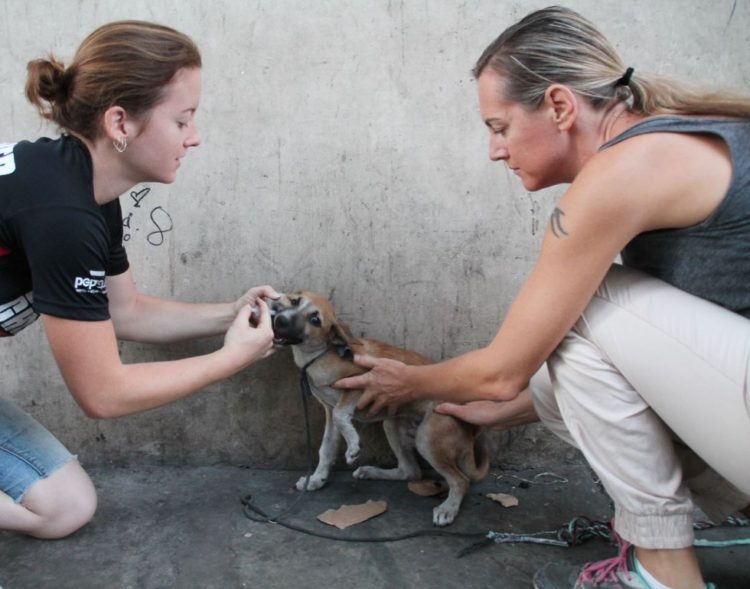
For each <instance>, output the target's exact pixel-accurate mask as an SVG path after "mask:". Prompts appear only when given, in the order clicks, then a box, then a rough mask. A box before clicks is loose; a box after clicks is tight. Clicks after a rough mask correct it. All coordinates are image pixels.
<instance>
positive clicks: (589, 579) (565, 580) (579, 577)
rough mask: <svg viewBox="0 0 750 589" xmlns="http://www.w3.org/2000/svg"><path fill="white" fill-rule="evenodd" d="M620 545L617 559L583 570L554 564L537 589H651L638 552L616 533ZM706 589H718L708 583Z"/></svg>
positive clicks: (539, 574)
mask: <svg viewBox="0 0 750 589" xmlns="http://www.w3.org/2000/svg"><path fill="white" fill-rule="evenodd" d="M612 537H613V538H614V540H615V541H616V542H617V544H618V547H619V549H618V554H617V556H615V557H614V558H608V559H607V560H601V561H599V562H592V563H589V564H586V565H584V566H583V568H581V567H580V566H573V565H561V564H553V563H550V564H548V565H546V566H544V567H542V568H541V569H539V570H538V571H537V572H536V574H535V575H534V589H650V585H649V584H648V583H647V582H646V580H645V579H644V578H643V577H642V576H641V575H640V574H639V573H638V571H637V568H636V563H635V551H634V550H633V547H632V546H631V544H630V543H629V542H626V541H625V540H623V539H622V538H620V536H618V535H617V533H616V532H615V531H614V530H612ZM706 589H716V587H715V586H714V584H713V583H708V584H707V585H706Z"/></svg>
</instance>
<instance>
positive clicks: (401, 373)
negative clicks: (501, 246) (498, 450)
mask: <svg viewBox="0 0 750 589" xmlns="http://www.w3.org/2000/svg"><path fill="white" fill-rule="evenodd" d="M730 176H731V168H730V166H729V163H728V158H727V156H726V152H725V151H723V150H722V148H721V146H717V145H716V143H715V142H713V141H710V140H707V139H703V138H695V137H684V136H677V135H675V134H665V135H651V136H643V137H636V138H634V139H631V140H629V141H626V142H624V143H622V144H619V145H617V146H614V147H612V148H610V149H608V150H607V151H605V152H602V153H600V154H597V155H596V156H595V157H594V158H592V160H591V161H590V162H589V163H588V164H587V166H586V167H585V168H584V170H583V171H582V172H581V173H580V174H579V176H578V177H577V178H576V181H575V182H574V183H573V184H572V185H571V187H570V188H569V190H568V191H567V192H566V193H565V195H564V196H563V197H562V199H561V200H560V203H559V205H558V211H559V212H556V214H555V215H553V219H552V221H554V226H553V225H552V223H551V224H550V226H549V227H548V229H547V232H546V234H545V237H544V241H543V244H542V250H541V253H540V256H539V258H538V261H537V263H536V265H535V267H534V268H533V270H532V272H531V274H530V276H529V278H528V279H527V281H526V283H525V284H524V285H523V287H522V288H521V290H520V292H519V294H518V296H517V297H516V299H515V301H514V302H513V304H512V306H511V308H510V310H509V312H508V315H507V317H506V319H505V321H504V322H503V324H502V325H501V326H500V329H499V331H498V333H497V335H496V336H495V338H494V340H493V341H492V342H491V343H490V344H489V345H488V346H486V347H484V348H481V349H479V350H476V351H472V352H469V353H468V354H464V355H462V356H459V357H456V358H453V359H450V360H446V361H444V362H440V363H438V364H433V365H428V366H419V367H416V366H405V365H403V364H401V363H399V362H395V361H392V360H383V359H373V358H368V357H360V358H357V361H358V362H360V363H361V364H362V365H363V366H365V367H370V368H372V370H371V371H370V372H368V373H366V374H364V375H361V376H357V377H351V378H348V379H344V380H342V381H339V382H338V383H336V385H337V386H339V387H341V388H364V389H365V393H364V395H363V396H362V398H361V399H360V402H359V407H360V408H363V407H365V406H367V405H368V404H370V403H372V406H371V407H370V412H371V413H375V412H377V411H380V410H381V409H382V408H383V407H384V406H387V407H388V408H389V410H390V411H391V412H393V411H395V409H396V408H397V407H398V406H399V405H401V404H403V403H404V402H406V401H409V400H413V399H418V398H434V399H440V400H443V401H452V402H457V403H464V402H468V401H474V400H482V399H486V400H495V401H507V400H511V399H513V398H515V397H516V396H517V395H518V394H519V393H520V392H521V391H522V390H523V389H525V388H526V385H527V383H528V381H529V379H530V378H531V376H532V375H533V373H534V372H535V371H536V370H537V369H538V368H539V367H540V366H541V364H542V363H543V362H544V361H545V360H546V359H547V357H548V356H549V354H550V353H551V352H552V351H553V350H554V349H555V347H556V346H557V344H558V343H559V342H560V340H561V339H562V338H563V336H564V335H565V334H566V333H567V332H568V330H569V329H570V328H571V327H572V325H573V324H574V323H575V321H576V320H577V319H578V317H579V316H580V315H581V313H582V311H583V310H584V308H585V307H586V305H587V304H588V301H589V300H590V299H591V297H592V296H593V294H594V292H595V290H596V288H597V287H598V285H599V284H600V283H601V281H602V279H603V277H604V275H605V274H606V272H607V270H608V268H609V266H610V265H611V263H612V261H613V260H614V258H615V257H616V255H617V254H618V253H619V252H620V251H621V250H622V249H623V247H624V246H625V245H626V244H627V243H628V242H629V241H630V240H631V239H632V238H633V237H634V236H635V235H637V234H639V233H641V232H644V231H649V230H652V229H657V228H664V227H685V226H688V225H692V224H695V223H697V222H700V221H701V220H703V219H705V218H706V217H707V216H708V214H710V212H711V211H713V210H714V209H715V207H716V206H717V204H718V202H720V200H721V198H722V197H723V194H724V192H725V190H726V188H727V186H728V183H729V178H730Z"/></svg>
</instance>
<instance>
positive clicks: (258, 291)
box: [250, 284, 281, 299]
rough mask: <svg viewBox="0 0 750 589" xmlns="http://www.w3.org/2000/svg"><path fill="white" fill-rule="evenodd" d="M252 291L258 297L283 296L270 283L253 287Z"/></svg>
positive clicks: (276, 297)
mask: <svg viewBox="0 0 750 589" xmlns="http://www.w3.org/2000/svg"><path fill="white" fill-rule="evenodd" d="M250 292H251V293H252V294H253V296H254V297H255V298H256V299H278V298H279V297H281V294H279V293H278V292H276V289H275V288H274V287H272V286H270V285H268V284H264V285H263V286H256V287H255V288H251V289H250Z"/></svg>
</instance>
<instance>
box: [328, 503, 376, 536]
mask: <svg viewBox="0 0 750 589" xmlns="http://www.w3.org/2000/svg"><path fill="white" fill-rule="evenodd" d="M386 509H388V504H387V503H386V502H385V501H373V500H372V499H369V500H368V501H367V503H361V504H359V505H342V506H341V507H339V508H338V509H329V510H328V511H324V512H323V513H321V514H320V515H319V516H318V519H319V520H320V521H322V522H323V523H324V524H328V525H329V526H336V527H337V528H338V529H339V530H343V529H346V528H348V527H349V526H353V525H355V524H361V523H362V522H364V521H367V520H368V519H371V518H373V517H375V516H377V515H380V514H381V513H384V512H385V511H386Z"/></svg>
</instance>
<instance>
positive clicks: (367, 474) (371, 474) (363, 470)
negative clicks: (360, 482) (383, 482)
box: [352, 466, 380, 479]
mask: <svg viewBox="0 0 750 589" xmlns="http://www.w3.org/2000/svg"><path fill="white" fill-rule="evenodd" d="M376 470H380V469H376V468H375V467H372V466H360V467H359V468H358V469H357V470H355V471H354V473H353V474H352V476H353V477H354V478H355V479H374V478H377V477H376V476H375V471H376Z"/></svg>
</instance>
